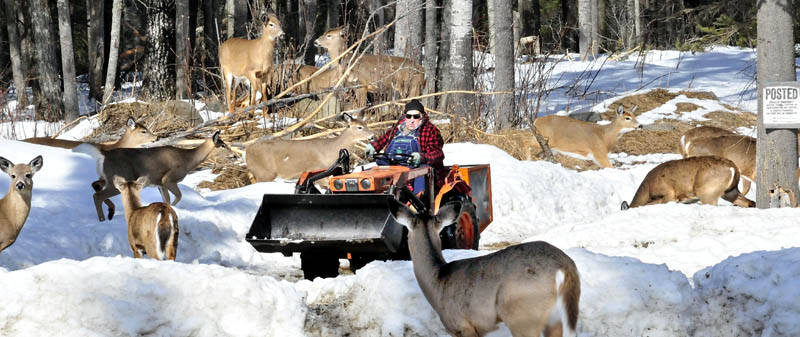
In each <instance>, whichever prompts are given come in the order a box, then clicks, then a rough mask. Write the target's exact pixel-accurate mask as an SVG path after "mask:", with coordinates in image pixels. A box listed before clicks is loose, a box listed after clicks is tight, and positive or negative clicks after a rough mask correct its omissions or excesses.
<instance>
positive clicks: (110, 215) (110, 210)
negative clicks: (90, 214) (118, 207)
mask: <svg viewBox="0 0 800 337" xmlns="http://www.w3.org/2000/svg"><path fill="white" fill-rule="evenodd" d="M113 218H114V210H113V209H109V210H108V220H109V221H110V220H111V219H113ZM100 221H103V220H102V219H101V220H100Z"/></svg>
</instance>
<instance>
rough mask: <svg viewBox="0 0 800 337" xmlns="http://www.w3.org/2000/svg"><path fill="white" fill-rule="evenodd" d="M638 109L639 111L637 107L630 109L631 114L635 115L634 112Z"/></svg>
mask: <svg viewBox="0 0 800 337" xmlns="http://www.w3.org/2000/svg"><path fill="white" fill-rule="evenodd" d="M638 109H639V106H638V105H634V106H633V109H631V114H635V113H636V110H638Z"/></svg>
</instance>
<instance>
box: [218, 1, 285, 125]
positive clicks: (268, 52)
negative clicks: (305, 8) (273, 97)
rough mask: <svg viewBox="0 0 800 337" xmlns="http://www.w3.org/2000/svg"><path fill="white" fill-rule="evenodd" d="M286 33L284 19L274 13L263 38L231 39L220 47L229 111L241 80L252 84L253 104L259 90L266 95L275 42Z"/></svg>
mask: <svg viewBox="0 0 800 337" xmlns="http://www.w3.org/2000/svg"><path fill="white" fill-rule="evenodd" d="M281 35H283V29H281V22H280V20H278V17H277V16H275V15H274V14H269V15H268V16H267V18H266V19H265V20H264V25H263V26H262V29H261V37H260V38H259V39H257V40H246V39H240V38H236V37H233V38H230V39H228V40H227V41H225V42H224V43H223V44H222V45H221V46H220V47H219V64H220V68H221V69H222V81H223V84H224V86H225V88H224V89H225V100H226V101H227V102H228V112H229V113H233V108H234V106H235V104H236V102H235V98H236V87H237V86H238V85H239V82H240V81H241V80H247V81H248V82H249V83H250V105H254V104H256V92H260V93H261V97H262V99H263V97H264V96H265V95H266V87H267V84H266V83H262V80H263V81H268V80H269V79H270V78H271V76H272V75H271V70H272V58H273V56H274V55H275V42H276V40H277V39H278V38H279V37H280V36H281Z"/></svg>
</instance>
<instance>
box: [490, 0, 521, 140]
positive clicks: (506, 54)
mask: <svg viewBox="0 0 800 337" xmlns="http://www.w3.org/2000/svg"><path fill="white" fill-rule="evenodd" d="M511 1H512V0H494V5H495V10H494V15H495V24H494V31H491V32H490V33H491V35H493V36H495V38H494V40H495V41H496V42H497V46H496V47H495V52H496V53H495V54H494V56H495V58H494V59H495V68H494V87H495V91H510V92H511V93H510V94H502V95H495V96H494V99H493V100H494V102H495V104H494V108H495V111H496V118H497V126H498V128H500V129H503V128H508V127H511V126H512V125H514V124H515V123H516V122H517V118H516V109H515V108H514V32H513V30H512V22H513V17H512V12H511Z"/></svg>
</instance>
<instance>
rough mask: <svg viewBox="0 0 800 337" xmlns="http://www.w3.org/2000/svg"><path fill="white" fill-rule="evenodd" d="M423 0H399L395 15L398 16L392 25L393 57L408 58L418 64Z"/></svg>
mask: <svg viewBox="0 0 800 337" xmlns="http://www.w3.org/2000/svg"><path fill="white" fill-rule="evenodd" d="M424 4H425V3H424V1H423V0H399V1H398V2H397V6H396V8H397V9H396V10H395V13H396V15H397V16H398V18H399V19H398V20H397V22H396V23H395V24H394V55H395V56H403V57H408V58H410V59H412V60H414V61H416V62H419V61H420V59H421V57H422V55H420V53H419V47H420V46H422V30H421V29H419V27H422V9H423V7H424Z"/></svg>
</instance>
